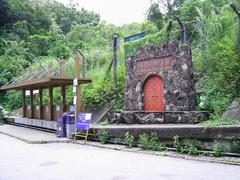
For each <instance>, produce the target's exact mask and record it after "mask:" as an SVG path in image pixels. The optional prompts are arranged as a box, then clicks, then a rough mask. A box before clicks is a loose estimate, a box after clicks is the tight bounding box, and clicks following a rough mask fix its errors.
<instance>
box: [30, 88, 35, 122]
mask: <svg viewBox="0 0 240 180" xmlns="http://www.w3.org/2000/svg"><path fill="white" fill-rule="evenodd" d="M30 118H34V104H33V89H30Z"/></svg>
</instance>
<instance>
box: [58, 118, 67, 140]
mask: <svg viewBox="0 0 240 180" xmlns="http://www.w3.org/2000/svg"><path fill="white" fill-rule="evenodd" d="M57 136H58V137H66V115H65V114H61V115H59V116H58V118H57Z"/></svg>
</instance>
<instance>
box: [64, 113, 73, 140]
mask: <svg viewBox="0 0 240 180" xmlns="http://www.w3.org/2000/svg"><path fill="white" fill-rule="evenodd" d="M74 132H75V116H74V113H73V112H72V113H69V114H68V115H67V116H66V136H67V138H69V139H72V134H73V133H74Z"/></svg>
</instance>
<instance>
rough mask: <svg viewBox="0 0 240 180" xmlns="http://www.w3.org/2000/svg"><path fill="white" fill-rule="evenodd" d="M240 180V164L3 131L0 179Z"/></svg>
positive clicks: (0, 149) (0, 153)
mask: <svg viewBox="0 0 240 180" xmlns="http://www.w3.org/2000/svg"><path fill="white" fill-rule="evenodd" d="M125 179H131V180H135V179H136V180H162V179H170V180H188V179H189V180H204V179H210V180H240V166H233V165H225V164H214V163H208V162H200V161H191V160H184V159H177V158H171V157H163V156H154V155H146V154H140V153H133V152H123V151H116V150H110V149H101V148H97V147H91V146H84V145H77V144H72V143H51V144H26V143H24V142H22V141H19V140H17V139H14V138H11V137H8V136H5V135H3V134H0V180H125Z"/></svg>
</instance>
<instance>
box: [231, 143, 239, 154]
mask: <svg viewBox="0 0 240 180" xmlns="http://www.w3.org/2000/svg"><path fill="white" fill-rule="evenodd" d="M231 151H232V152H234V153H240V140H233V141H232V143H231Z"/></svg>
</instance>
